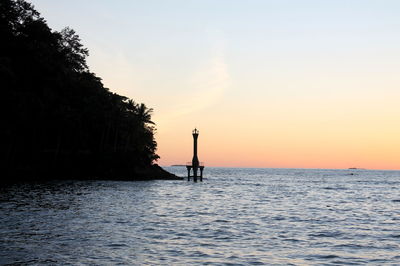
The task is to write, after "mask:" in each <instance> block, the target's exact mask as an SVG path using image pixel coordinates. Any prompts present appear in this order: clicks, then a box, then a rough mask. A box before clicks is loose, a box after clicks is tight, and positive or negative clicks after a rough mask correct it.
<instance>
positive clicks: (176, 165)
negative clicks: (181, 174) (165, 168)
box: [171, 164, 186, 167]
mask: <svg viewBox="0 0 400 266" xmlns="http://www.w3.org/2000/svg"><path fill="white" fill-rule="evenodd" d="M182 166H186V165H185V164H173V165H171V167H182Z"/></svg>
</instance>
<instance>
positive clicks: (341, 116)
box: [31, 0, 400, 169]
mask: <svg viewBox="0 0 400 266" xmlns="http://www.w3.org/2000/svg"><path fill="white" fill-rule="evenodd" d="M31 2H32V3H33V4H34V5H35V7H36V9H37V10H38V11H39V12H40V13H41V15H42V16H43V17H44V18H45V19H46V20H47V22H48V24H49V26H50V27H51V28H52V29H53V30H61V29H62V28H63V27H65V26H69V27H71V28H73V29H74V30H75V31H76V32H77V33H78V34H79V35H80V37H81V39H82V43H83V44H84V45H85V46H86V47H87V48H88V49H89V52H90V56H89V58H88V63H89V66H90V69H91V71H93V72H95V73H96V74H97V75H98V76H100V77H101V78H102V79H103V82H104V84H105V86H106V87H109V88H110V90H112V91H115V92H117V93H119V94H122V95H125V96H128V97H130V98H133V99H134V100H135V101H136V102H144V103H145V104H146V105H147V106H148V107H151V108H153V109H154V115H153V120H154V121H155V122H156V124H157V134H156V140H157V142H158V145H159V149H158V154H159V155H160V156H161V159H160V161H159V164H161V165H171V164H182V163H185V162H186V161H190V160H191V158H192V141H193V140H192V136H191V130H192V129H193V128H194V127H197V128H198V129H199V130H200V136H199V158H200V161H204V162H205V164H206V166H227V167H290V168H348V167H360V168H368V169H400V1H396V0H393V1H387V0H375V1H368V0H357V1H355V0H342V1H340V0H337V1H321V0H315V1H301V0H292V1H289V0H274V1H273V0H259V1H256V0H253V1H252V0H250V1H244V0H243V1H232V0H226V1H223V0H218V1H216V0H196V1H194V0H180V1H173V0H165V1H162V0H159V1H152V0H145V1H130V0H119V1H109V0H102V1H100V0H96V1H95V0H91V1H81V0H79V1H78V0H57V1H54V0H34V1H31Z"/></svg>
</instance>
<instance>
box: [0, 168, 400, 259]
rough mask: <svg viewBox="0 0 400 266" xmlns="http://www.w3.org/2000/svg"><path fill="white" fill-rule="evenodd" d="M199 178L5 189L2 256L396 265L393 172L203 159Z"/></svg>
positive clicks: (399, 201)
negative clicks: (228, 164) (215, 164)
mask: <svg viewBox="0 0 400 266" xmlns="http://www.w3.org/2000/svg"><path fill="white" fill-rule="evenodd" d="M167 169H168V170H170V171H172V172H174V173H176V174H179V175H181V176H184V175H185V173H186V169H185V168H180V167H172V168H167ZM205 178H206V179H205V180H204V182H202V183H193V182H187V181H146V182H116V181H115V182H113V181H58V182H56V181H54V182H47V183H40V184H18V185H13V186H9V187H6V188H3V189H2V190H1V194H0V195H1V196H0V264H8V263H16V264H31V263H32V264H74V265H76V264H96V265H99V264H100V265H102V264H103V265H106V264H107V265H109V264H137V265H144V264H148V265H154V264H164V265H193V264H213V265H219V264H221V265H225V264H235V265H240V264H243V265H250V264H254V265H258V264H308V265H309V264H366V263H370V264H397V263H400V190H399V189H400V172H398V171H366V170H303V169H233V168H206V169H205Z"/></svg>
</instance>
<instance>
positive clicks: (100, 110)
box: [0, 0, 159, 179]
mask: <svg viewBox="0 0 400 266" xmlns="http://www.w3.org/2000/svg"><path fill="white" fill-rule="evenodd" d="M0 36H1V41H0V86H1V105H2V109H3V111H2V115H3V116H4V119H2V121H1V123H2V124H3V126H2V127H1V128H3V129H2V130H3V133H5V134H4V137H3V140H4V145H3V146H2V149H1V152H2V153H3V155H4V156H2V157H3V158H5V159H4V161H3V164H4V165H5V169H4V171H3V172H2V173H0V175H2V176H3V177H6V178H8V179H11V178H13V179H21V178H23V179H38V178H82V177H83V178H117V179H120V178H130V177H132V178H134V177H135V175H137V172H138V170H137V169H143V168H146V167H149V166H151V165H152V163H153V162H154V161H155V160H157V159H158V158H159V157H158V155H157V154H156V147H157V144H156V142H155V140H154V132H155V128H154V123H153V122H152V121H151V113H152V109H149V108H147V107H146V106H145V105H144V104H137V103H135V102H134V101H133V100H131V99H128V98H126V97H124V96H121V95H118V94H116V93H113V92H110V91H109V89H107V88H105V87H104V86H103V84H102V82H101V79H100V78H99V77H97V76H96V75H95V74H94V73H91V72H90V70H89V68H88V66H87V63H86V57H87V56H88V50H87V49H86V48H84V47H83V45H82V44H81V41H80V39H79V36H78V35H77V34H76V33H75V32H74V30H72V29H70V28H65V29H63V30H62V31H60V32H58V31H52V30H51V29H50V28H49V26H48V25H47V23H46V21H45V20H44V19H43V18H42V17H41V16H40V14H39V13H38V12H37V11H36V10H35V9H34V7H33V6H32V5H31V4H30V3H28V2H26V1H24V0H1V1H0Z"/></svg>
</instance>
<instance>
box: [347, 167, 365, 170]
mask: <svg viewBox="0 0 400 266" xmlns="http://www.w3.org/2000/svg"><path fill="white" fill-rule="evenodd" d="M348 169H349V170H365V168H357V167H350V168H348Z"/></svg>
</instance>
